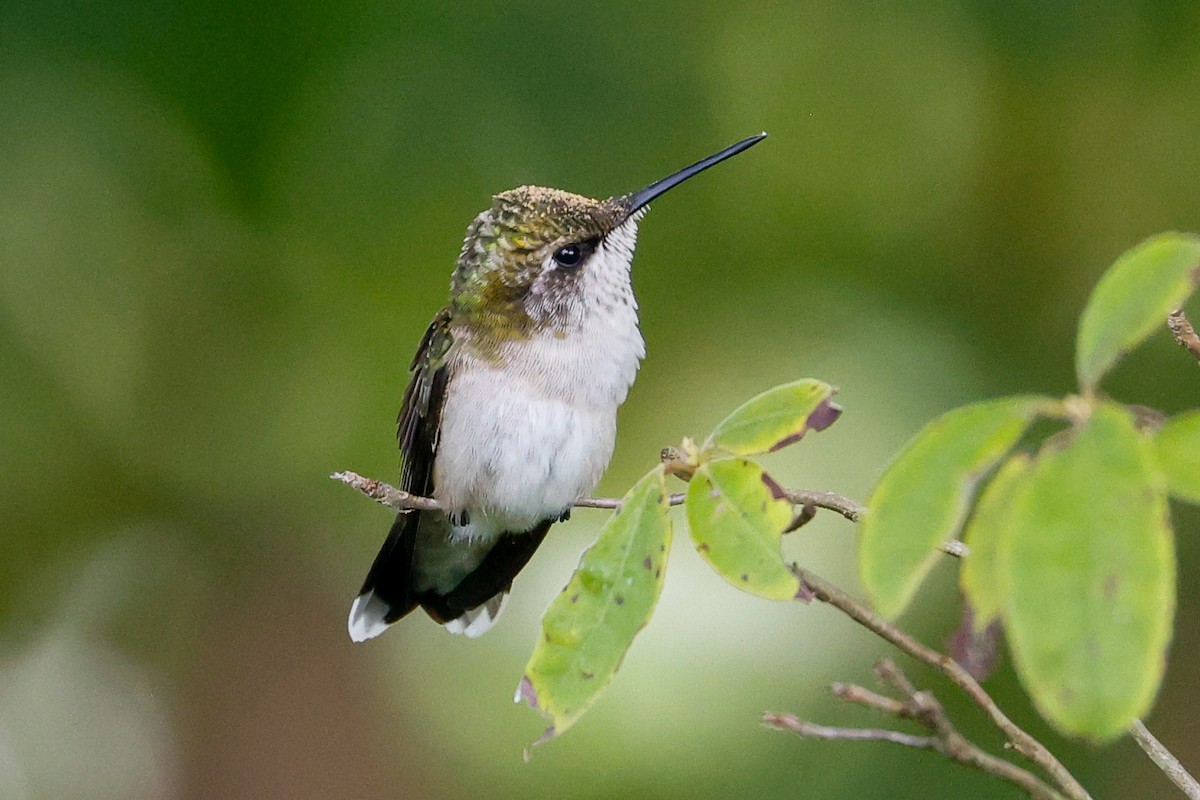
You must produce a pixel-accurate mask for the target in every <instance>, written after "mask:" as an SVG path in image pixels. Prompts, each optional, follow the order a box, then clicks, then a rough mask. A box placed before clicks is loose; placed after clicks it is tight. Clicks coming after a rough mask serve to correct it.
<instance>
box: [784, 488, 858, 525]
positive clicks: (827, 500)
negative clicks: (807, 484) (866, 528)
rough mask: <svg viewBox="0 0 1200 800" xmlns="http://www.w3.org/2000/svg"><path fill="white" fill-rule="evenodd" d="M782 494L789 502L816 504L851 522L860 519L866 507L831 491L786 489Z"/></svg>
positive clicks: (799, 504) (801, 504) (804, 504)
mask: <svg viewBox="0 0 1200 800" xmlns="http://www.w3.org/2000/svg"><path fill="white" fill-rule="evenodd" d="M784 494H785V495H786V496H787V499H788V501H789V502H791V504H792V505H796V506H808V505H812V506H816V507H817V508H824V509H827V510H829V511H836V512H838V513H839V514H841V515H842V516H843V517H845V518H846V519H848V520H850V521H851V522H858V521H859V520H861V519H862V517H863V514H865V513H866V512H867V509H866V508H865V507H863V506H860V505H859V504H858V503H856V502H854V501H853V500H851V499H850V498H848V497H842V496H841V495H840V494H834V493H833V492H814V491H810V490H808V489H786V490H784Z"/></svg>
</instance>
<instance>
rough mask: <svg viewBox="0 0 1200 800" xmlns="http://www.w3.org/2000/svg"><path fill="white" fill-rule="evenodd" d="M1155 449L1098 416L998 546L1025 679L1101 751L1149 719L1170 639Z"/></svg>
mask: <svg viewBox="0 0 1200 800" xmlns="http://www.w3.org/2000/svg"><path fill="white" fill-rule="evenodd" d="M1055 445H1057V446H1055ZM1150 450H1151V448H1150V445H1149V443H1148V442H1147V441H1146V440H1145V439H1144V438H1143V437H1142V436H1141V435H1140V434H1139V433H1138V432H1137V430H1136V429H1135V427H1134V421H1133V419H1132V417H1131V415H1130V414H1128V413H1127V412H1126V411H1125V410H1124V409H1122V408H1120V407H1118V406H1115V405H1113V404H1110V403H1105V404H1101V405H1098V406H1097V407H1096V408H1095V409H1094V411H1093V413H1092V416H1091V419H1090V420H1089V421H1088V422H1087V423H1086V424H1085V425H1084V426H1083V427H1082V428H1081V429H1080V430H1079V431H1078V432H1077V433H1076V434H1075V435H1074V437H1073V438H1072V439H1071V441H1070V442H1069V443H1068V444H1066V445H1062V444H1061V443H1055V444H1053V445H1050V446H1048V448H1047V450H1046V451H1045V452H1043V453H1042V454H1040V455H1039V456H1038V458H1037V462H1036V464H1035V466H1034V468H1033V471H1032V473H1031V474H1030V476H1029V479H1028V480H1029V486H1028V487H1027V489H1025V490H1024V491H1022V492H1021V493H1020V496H1019V498H1018V501H1017V502H1016V504H1015V505H1014V508H1013V509H1012V510H1011V515H1012V516H1011V519H1010V527H1009V530H1008V532H1007V535H1006V536H1005V538H1004V539H1003V540H1002V542H1001V547H1000V557H999V568H1000V570H1001V571H1002V572H1005V573H1007V576H1006V578H1005V579H1004V582H1005V583H1006V585H1007V599H1006V601H1005V611H1004V622H1005V630H1006V632H1007V636H1008V641H1009V644H1010V646H1011V648H1012V652H1013V660H1014V663H1015V665H1016V668H1017V674H1018V675H1019V676H1020V678H1021V681H1022V683H1023V684H1024V685H1025V688H1026V690H1027V691H1028V692H1029V694H1030V696H1031V697H1032V698H1033V700H1034V702H1035V703H1036V704H1037V706H1038V708H1039V710H1040V711H1041V712H1042V714H1043V716H1045V717H1046V718H1047V719H1048V720H1049V721H1050V722H1051V723H1053V724H1054V725H1055V726H1057V727H1058V728H1059V729H1060V730H1062V731H1064V732H1066V733H1069V734H1074V735H1077V736H1086V737H1088V738H1090V739H1094V740H1097V741H1105V740H1109V739H1113V738H1115V737H1117V736H1120V735H1121V734H1122V733H1124V732H1125V731H1127V730H1128V729H1129V726H1130V725H1132V724H1133V722H1134V721H1135V720H1137V719H1140V718H1141V717H1142V716H1143V715H1145V714H1146V713H1147V712H1148V711H1149V709H1150V706H1151V704H1152V702H1153V700H1154V696H1155V694H1156V693H1157V691H1158V687H1159V684H1160V682H1161V680H1162V675H1163V669H1164V667H1165V664H1166V650H1167V644H1168V642H1169V641H1170V637H1171V627H1172V616H1173V613H1174V607H1175V561H1174V542H1173V539H1172V534H1171V528H1170V520H1169V517H1168V512H1167V498H1166V493H1165V491H1164V487H1163V486H1162V481H1161V478H1160V476H1159V475H1158V472H1157V469H1156V466H1155V464H1154V459H1153V455H1152V453H1151V452H1150Z"/></svg>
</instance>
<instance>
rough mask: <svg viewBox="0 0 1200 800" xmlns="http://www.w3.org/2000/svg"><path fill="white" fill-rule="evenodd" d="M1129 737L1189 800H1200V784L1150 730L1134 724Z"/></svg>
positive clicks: (1139, 723) (1136, 723)
mask: <svg viewBox="0 0 1200 800" xmlns="http://www.w3.org/2000/svg"><path fill="white" fill-rule="evenodd" d="M1129 735H1130V736H1132V737H1133V740H1134V741H1135V742H1137V743H1138V746H1139V747H1141V748H1142V749H1143V750H1145V751H1146V755H1148V756H1150V759H1151V760H1152V761H1153V762H1154V763H1155V764H1156V765H1157V766H1158V768H1159V769H1161V770H1162V771H1163V772H1164V773H1166V775H1167V777H1168V778H1170V779H1171V780H1172V781H1173V782H1174V783H1175V785H1176V786H1178V787H1179V788H1180V789H1181V790H1182V791H1183V793H1184V794H1185V795H1187V796H1188V798H1189V800H1200V783H1197V782H1196V779H1195V778H1193V777H1192V775H1191V773H1190V772H1188V771H1187V770H1186V769H1185V768H1184V766H1183V764H1180V763H1179V759H1177V758H1176V757H1175V755H1174V754H1173V753H1172V752H1171V751H1170V750H1168V749H1167V748H1166V746H1165V745H1163V743H1162V742H1160V741H1159V740H1158V739H1157V738H1156V737H1155V736H1154V734H1153V733H1151V732H1150V730H1149V729H1148V728H1147V727H1146V726H1145V725H1143V724H1142V723H1141V722H1140V721H1139V722H1135V723H1133V727H1132V728H1131V729H1130V731H1129Z"/></svg>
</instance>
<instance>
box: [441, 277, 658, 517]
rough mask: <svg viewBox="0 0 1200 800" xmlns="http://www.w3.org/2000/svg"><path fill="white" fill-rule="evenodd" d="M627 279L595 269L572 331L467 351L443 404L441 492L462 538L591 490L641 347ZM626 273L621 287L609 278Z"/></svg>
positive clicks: (565, 504) (560, 505)
mask: <svg viewBox="0 0 1200 800" xmlns="http://www.w3.org/2000/svg"><path fill="white" fill-rule="evenodd" d="M623 266H624V268H625V270H624V275H620V276H618V275H613V274H612V273H611V272H610V273H607V274H606V273H605V272H602V271H599V270H598V271H597V273H596V275H595V286H596V288H597V289H598V290H604V292H605V296H604V297H603V298H602V299H599V300H598V301H597V302H590V301H589V302H588V304H587V305H588V308H589V310H588V312H587V313H586V315H585V316H584V319H583V320H581V322H582V324H581V325H580V327H579V328H577V329H576V330H573V331H571V332H570V333H567V334H562V335H556V334H555V332H553V331H546V332H543V333H539V334H536V335H535V336H534V337H533V338H531V339H524V340H520V341H515V342H511V343H508V344H506V345H505V346H504V348H503V349H502V351H501V354H500V356H501V357H500V358H499V359H498V360H496V361H492V360H485V359H482V358H479V357H477V356H474V355H472V354H471V353H470V349H469V348H465V349H464V350H463V351H462V352H461V353H460V354H459V355H458V356H457V358H456V361H455V364H454V368H453V373H452V378H451V380H450V383H449V385H448V386H447V390H446V400H445V404H444V406H443V409H442V424H441V434H440V439H439V444H438V453H437V458H436V460H435V462H434V484H435V487H436V496H437V499H438V501H439V502H440V503H442V504H443V506H444V507H445V508H447V509H450V510H459V509H466V510H467V512H468V515H469V520H470V524H469V525H467V526H465V527H464V528H459V529H456V530H455V535H456V536H458V537H463V536H465V537H470V538H473V539H476V538H482V539H490V538H493V537H494V536H496V535H498V534H500V533H502V532H506V531H508V532H512V531H525V530H528V529H529V528H532V527H533V526H534V525H536V524H537V523H538V522H540V521H541V520H543V519H546V518H547V517H551V516H556V515H558V514H560V513H562V512H563V511H564V510H566V509H568V508H570V506H571V504H572V503H573V502H574V501H575V500H577V499H579V498H580V497H582V496H585V495H587V494H588V493H589V492H591V491H592V489H594V488H595V486H596V484H597V483H598V482H599V480H600V476H601V475H602V474H603V472H604V469H605V468H606V467H607V466H608V461H609V459H610V458H611V456H612V451H613V444H614V442H615V439H616V415H617V407H618V406H619V405H620V404H621V403H622V402H623V401H624V400H625V396H626V394H627V393H628V391H629V387H630V386H631V385H632V383H633V379H634V376H635V375H636V373H637V367H638V363H639V361H640V360H641V358H642V357H643V355H644V354H645V345H644V343H643V341H642V337H641V334H640V332H639V331H638V327H637V307H636V304H635V303H634V302H633V296H632V292H630V291H629V289H628V271H627V270H628V265H627V262H626V263H625V264H624V265H623ZM620 278H624V281H623V287H618V288H619V289H620V288H623V290H624V291H618V292H615V293H614V292H613V291H612V289H613V284H612V282H613V280H614V279H616V280H620Z"/></svg>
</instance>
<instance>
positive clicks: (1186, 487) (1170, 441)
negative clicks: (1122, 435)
mask: <svg viewBox="0 0 1200 800" xmlns="http://www.w3.org/2000/svg"><path fill="white" fill-rule="evenodd" d="M1151 441H1153V442H1154V451H1155V455H1156V456H1157V457H1158V466H1159V469H1160V470H1161V471H1162V474H1163V477H1164V478H1166V480H1167V490H1168V491H1170V493H1171V494H1173V495H1174V496H1176V497H1178V498H1179V499H1180V500H1186V501H1188V502H1189V503H1200V411H1189V412H1188V413H1186V414H1180V415H1179V416H1177V417H1171V419H1169V420H1167V421H1166V423H1165V424H1163V426H1162V429H1161V430H1159V432H1158V433H1157V435H1155V437H1154V438H1153V439H1152V440H1151Z"/></svg>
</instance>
